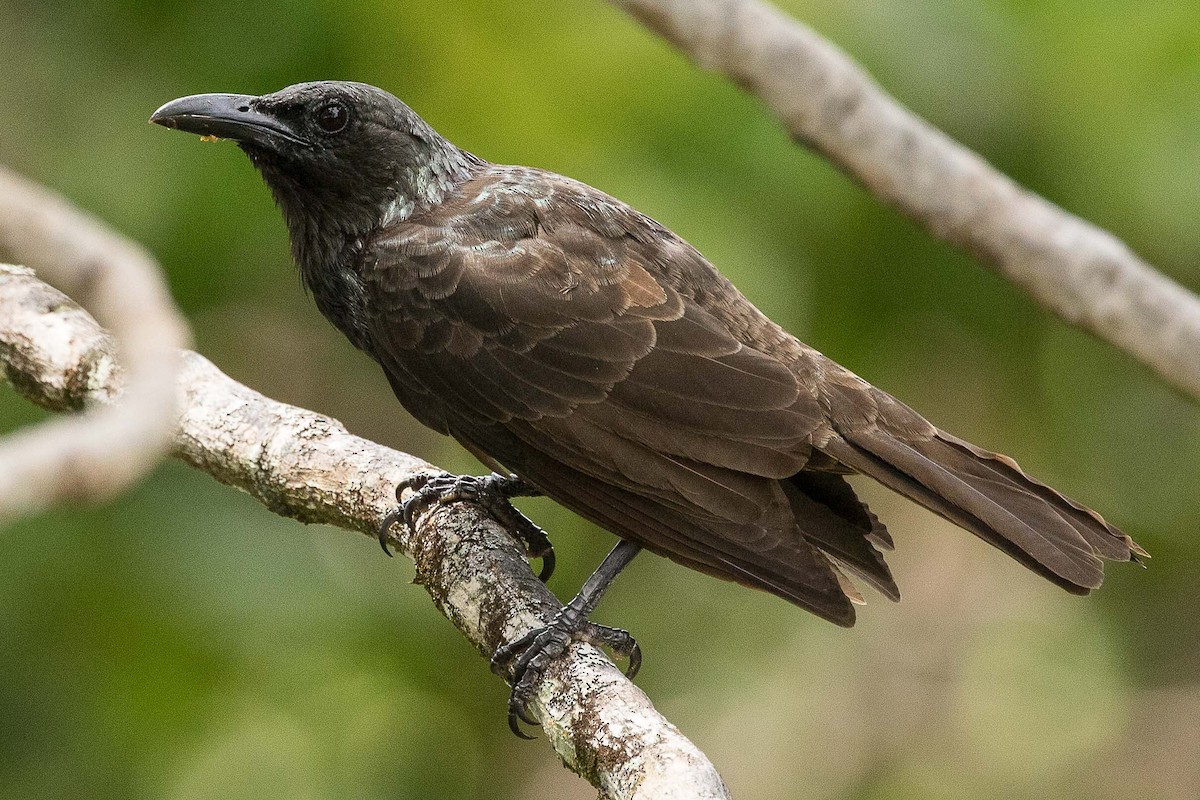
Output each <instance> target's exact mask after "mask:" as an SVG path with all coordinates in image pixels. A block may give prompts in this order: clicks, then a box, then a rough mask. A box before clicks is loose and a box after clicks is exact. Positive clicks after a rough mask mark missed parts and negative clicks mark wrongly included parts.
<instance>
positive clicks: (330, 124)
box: [316, 100, 350, 133]
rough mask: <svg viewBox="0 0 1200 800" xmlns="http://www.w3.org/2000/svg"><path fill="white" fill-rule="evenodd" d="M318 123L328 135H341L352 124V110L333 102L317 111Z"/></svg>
mask: <svg viewBox="0 0 1200 800" xmlns="http://www.w3.org/2000/svg"><path fill="white" fill-rule="evenodd" d="M316 121H317V127H319V128H320V129H321V130H323V131H325V132H326V133H341V132H342V131H343V130H345V128H346V125H347V124H348V123H349V122H350V110H349V109H347V108H346V107H345V106H344V105H342V104H341V103H339V102H338V101H336V100H333V101H331V102H328V103H326V104H325V105H323V106H321V107H320V108H318V109H317V112H316Z"/></svg>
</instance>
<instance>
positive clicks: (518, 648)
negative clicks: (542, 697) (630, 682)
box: [492, 603, 642, 739]
mask: <svg viewBox="0 0 1200 800" xmlns="http://www.w3.org/2000/svg"><path fill="white" fill-rule="evenodd" d="M572 641H581V642H588V643H589V644H592V645H595V646H596V647H601V648H604V647H607V648H608V649H609V650H611V651H612V653H613V655H615V656H617V657H618V658H625V659H628V660H629V666H628V667H627V668H626V670H625V676H626V677H628V678H633V677H634V676H635V675H637V671H638V669H639V668H640V667H641V665H642V650H641V648H640V647H638V643H637V640H636V639H634V638H633V636H631V635H630V634H629V632H628V631H624V630H621V629H620V628H610V627H608V626H607V625H597V624H596V623H594V622H589V621H588V619H587V617H586V616H584V614H583V613H581V612H580V611H579V610H578V608H576V607H575V606H574V603H569V604H567V605H566V606H563V608H562V609H560V610H559V612H558V613H557V614H555V615H554V619H552V620H551V621H550V623H549V624H548V625H546V626H544V627H541V628H534V629H533V630H531V631H529V632H528V633H526V634H525V635H524V636H522V637H521V638H519V639H516V640H514V641H511V642H509V643H508V644H505V645H501V646H500V648H499V649H497V650H496V652H495V653H494V654H493V655H492V672H494V673H496V674H497V675H503V674H504V670H505V667H506V666H507V665H509V664H510V663H511V667H510V669H511V672H512V681H511V683H512V693H511V694H510V695H509V697H508V727H509V728H510V729H511V730H512V732H513V733H515V734H516V735H517V736H519V737H521V738H522V739H532V738H533V737H532V736H528V735H526V734H525V733H524V732H522V730H521V725H520V722H525V723H527V724H529V725H537V724H538V721H537V720H536V719H533V718H532V717H531V716H530V715H529V711H528V708H529V701H530V700H532V699H533V695H534V689H535V688H536V687H537V684H538V681H540V680H541V677H542V673H544V672H545V671H546V667H548V666H550V664H551V662H553V661H554V660H555V659H557V658H560V657H561V656H562V655H563V654H564V653H566V652H567V648H568V647H569V646H570V645H571V642H572Z"/></svg>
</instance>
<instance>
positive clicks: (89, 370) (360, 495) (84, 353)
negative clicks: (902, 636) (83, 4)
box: [0, 265, 728, 800]
mask: <svg viewBox="0 0 1200 800" xmlns="http://www.w3.org/2000/svg"><path fill="white" fill-rule="evenodd" d="M115 348H116V342H115V340H114V338H113V337H111V336H109V335H108V334H106V333H104V331H102V330H101V329H100V327H99V326H98V325H97V324H96V322H95V321H94V320H93V319H92V318H91V317H90V316H88V314H87V313H86V312H85V311H83V310H82V309H81V308H79V307H78V306H76V305H75V304H74V303H73V302H71V301H70V300H69V299H68V298H67V297H66V296H65V295H63V294H62V293H60V292H58V291H57V290H55V289H53V288H51V287H50V286H48V285H46V284H44V283H42V282H41V281H39V280H38V279H37V278H36V277H35V276H34V274H33V272H32V271H31V270H29V269H26V268H23V267H13V266H8V265H0V366H3V368H4V373H5V375H6V376H8V378H9V379H10V380H11V381H12V382H13V383H14V384H15V385H17V386H19V387H20V388H21V392H22V394H24V395H25V396H26V397H27V398H29V399H30V400H32V401H33V402H35V403H38V404H39V405H42V406H44V407H46V408H49V409H52V410H55V411H66V410H74V409H78V408H79V407H81V406H82V405H84V404H86V403H91V402H96V403H100V404H105V405H107V404H112V403H113V402H114V401H115V400H116V398H117V397H118V396H119V395H120V393H121V389H120V386H119V383H120V371H119V370H118V369H117V368H116V359H115ZM177 386H178V393H179V403H180V407H181V408H182V414H181V416H180V419H179V426H178V429H177V430H176V432H175V435H174V439H173V446H174V453H175V455H176V456H177V457H179V458H180V459H182V460H183V461H185V462H187V463H188V464H191V465H192V466H194V467H196V468H198V469H201V470H203V471H205V472H207V473H209V474H210V475H212V476H213V477H214V478H216V479H217V480H219V481H221V482H222V483H226V484H229V485H231V486H236V487H237V488H239V489H242V490H244V491H246V492H248V493H250V494H251V495H252V496H253V497H255V498H256V499H258V500H259V501H261V502H262V503H263V504H264V505H266V506H267V507H268V508H269V509H271V510H272V511H274V512H275V513H277V514H282V515H284V516H288V517H294V518H296V519H299V520H302V521H304V522H323V523H327V524H331V525H337V526H339V527H342V528H347V529H350V530H357V531H360V532H362V533H366V534H368V535H371V536H374V535H375V532H376V530H377V528H378V525H379V522H380V520H381V519H382V518H383V516H384V515H385V514H386V513H387V512H388V511H389V510H391V508H392V507H393V506H394V505H395V499H394V497H395V495H394V491H395V487H396V486H397V485H400V484H402V483H403V482H405V481H407V480H409V479H411V478H412V477H413V476H414V475H416V474H418V473H420V472H426V471H436V468H435V467H433V466H431V465H430V464H428V463H426V462H424V461H422V460H420V459H418V458H415V457H414V456H410V455H407V454H405V453H399V452H396V451H394V450H389V449H387V448H385V447H382V446H380V445H378V444H375V443H373V442H369V441H367V440H365V439H361V438H359V437H357V436H352V435H351V434H349V433H348V432H347V431H346V430H345V428H343V427H342V426H341V424H340V423H338V422H336V421H335V420H332V419H329V418H328V417H322V416H320V415H318V414H315V413H313V412H311V411H306V410H304V409H300V408H296V407H294V406H289V405H285V404H283V403H278V402H275V401H273V400H270V399H268V398H266V397H263V396H262V395H260V394H258V393H257V392H255V391H253V390H251V389H249V388H247V387H245V386H243V385H241V384H239V383H237V382H236V381H234V380H233V379H231V378H229V377H228V376H226V375H225V374H223V373H222V372H221V371H220V370H218V369H217V368H216V367H215V366H213V365H212V364H211V363H210V362H209V361H207V360H206V359H204V358H203V357H201V356H199V355H197V354H196V353H192V352H185V353H183V357H182V370H181V372H180V374H179V377H178V384H177ZM393 535H395V536H396V537H397V538H396V544H397V545H398V546H399V548H400V550H401V551H402V552H404V553H405V554H406V555H408V556H409V557H410V558H412V560H413V562H414V563H415V564H416V582H417V583H420V584H422V585H423V586H424V587H425V588H426V590H427V591H428V592H429V595H430V597H432V598H433V601H434V603H435V604H436V605H437V607H438V609H439V610H440V611H441V612H442V613H443V614H445V615H446V617H447V618H448V619H450V620H451V621H452V622H453V623H454V624H455V626H456V627H457V628H458V629H459V630H460V631H461V632H462V633H463V635H465V636H466V637H467V638H468V639H469V640H470V641H471V643H472V644H473V645H475V647H476V649H478V650H479V652H480V653H482V654H483V655H484V656H485V657H486V656H490V655H491V653H492V652H493V651H494V650H495V649H496V648H497V647H498V646H499V645H500V644H501V643H503V642H505V641H508V640H510V639H512V638H514V637H516V636H518V635H520V634H522V633H524V632H525V631H527V630H529V629H531V628H534V627H538V626H540V625H543V624H545V622H546V621H548V620H549V619H550V618H551V616H552V615H553V613H554V612H555V611H556V610H557V609H558V608H559V604H558V601H557V600H556V599H555V598H554V596H553V595H552V594H551V593H550V591H549V590H547V589H546V587H545V586H543V585H542V584H541V583H540V582H539V581H538V580H537V579H536V578H535V577H534V576H533V574H532V572H531V571H530V569H529V565H528V563H527V562H526V560H525V556H524V554H523V552H522V550H521V549H520V548H519V547H518V546H517V545H516V543H515V541H514V540H513V539H512V537H511V536H509V535H508V534H507V533H506V532H505V531H504V529H503V528H501V527H499V526H498V525H497V524H496V523H495V522H494V521H493V520H491V519H490V518H489V517H487V516H486V515H485V514H484V513H483V512H482V511H480V510H479V509H478V508H476V507H474V506H467V505H462V504H455V505H452V506H449V507H445V508H440V509H437V510H435V511H432V512H431V513H428V514H426V515H424V517H423V518H422V519H421V520H420V521H419V524H418V525H417V529H416V531H410V530H408V529H407V528H404V527H403V526H394V528H393ZM533 711H534V713H535V714H537V716H538V717H539V718H540V719H541V720H542V727H543V729H544V730H545V732H546V734H547V736H548V737H549V739H550V742H551V743H552V745H553V747H554V749H555V751H556V752H557V753H558V755H559V757H560V758H561V759H562V760H563V763H564V764H566V766H567V767H568V768H570V769H571V770H573V771H574V772H576V773H578V774H579V775H581V776H583V777H584V778H586V779H587V780H589V781H590V782H591V783H592V784H593V785H595V786H596V787H598V788H599V789H600V790H601V792H602V796H603V797H606V798H612V799H613V800H626V799H628V800H633V799H634V798H637V799H638V800H648V799H649V798H672V797H678V798H684V797H686V798H727V797H728V794H727V792H726V790H725V787H724V785H723V783H722V782H721V779H720V777H719V776H718V775H717V772H716V770H715V769H714V768H713V766H712V764H711V763H709V761H708V759H707V758H706V757H705V756H704V754H703V753H701V752H700V751H699V750H698V749H697V748H696V746H695V745H694V744H692V743H691V742H690V741H688V739H686V738H685V737H684V736H683V735H682V734H681V733H680V732H679V730H678V729H677V728H676V727H675V726H674V725H672V724H671V723H670V722H668V721H667V720H666V719H665V718H663V717H662V716H661V715H660V714H659V713H658V712H657V711H656V710H655V709H654V707H653V706H652V705H651V703H650V701H649V699H648V698H647V697H646V695H645V694H644V693H643V692H642V691H641V690H640V689H638V688H637V687H636V686H634V685H633V684H632V683H631V682H629V681H628V680H627V679H626V678H625V676H624V675H622V674H621V672H620V670H618V669H617V668H616V667H615V666H614V665H613V664H612V662H611V661H609V660H608V659H607V658H606V657H605V656H604V655H603V654H602V653H601V652H600V651H598V650H596V649H595V648H593V647H592V646H591V645H587V644H582V643H578V644H574V645H572V646H571V648H570V650H569V651H568V653H567V656H566V657H564V658H563V659H561V660H559V661H558V662H556V663H554V664H553V665H552V666H551V667H550V668H549V669H548V670H547V671H546V676H545V678H544V679H543V680H542V683H541V685H540V687H539V689H538V694H537V697H536V701H535V708H534V709H533ZM500 717H501V710H500V709H497V718H498V719H499V718H500Z"/></svg>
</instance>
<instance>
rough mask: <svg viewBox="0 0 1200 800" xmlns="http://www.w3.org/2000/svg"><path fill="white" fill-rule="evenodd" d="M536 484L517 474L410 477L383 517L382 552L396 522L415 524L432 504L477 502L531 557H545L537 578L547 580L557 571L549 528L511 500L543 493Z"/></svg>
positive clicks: (380, 535)
mask: <svg viewBox="0 0 1200 800" xmlns="http://www.w3.org/2000/svg"><path fill="white" fill-rule="evenodd" d="M405 489H411V490H412V492H413V494H412V497H410V498H408V500H400V497H401V495H403V494H404V490H405ZM540 494H541V492H539V491H538V490H537V489H535V488H534V487H532V486H530V485H529V484H528V483H526V482H525V481H523V480H521V479H520V478H519V477H517V476H516V475H500V474H498V473H495V472H493V473H492V474H491V475H482V476H475V475H451V474H450V473H448V472H443V473H441V474H437V475H430V474H427V473H422V474H420V475H417V476H416V477H414V478H413V479H412V480H411V481H408V482H406V483H402V484H400V486H398V487H396V499H397V500H398V501H400V507H399V508H397V509H396V510H395V511H393V512H392V513H390V514H388V515H387V516H386V517H384V518H383V522H382V523H381V524H380V526H379V544H380V545H381V546H382V547H383V552H385V553H387V554H388V555H389V556H390V555H391V554H392V553H391V551H390V550H389V549H388V531H389V529H390V528H391V527H392V525H393V524H395V523H396V522H399V521H401V520H403V522H404V524H405V525H407V526H409V527H410V528H412V527H413V524H414V523H415V522H416V520H417V517H418V516H420V514H421V513H422V512H423V511H425V510H426V509H428V508H429V507H430V506H433V505H445V504H447V503H458V502H464V503H475V504H476V505H478V506H479V507H481V508H482V509H484V510H485V511H487V512H488V514H489V515H490V516H491V517H492V519H494V520H496V522H498V523H500V525H501V526H503V527H504V528H505V529H507V530H508V531H510V532H512V533H514V534H516V536H517V537H518V538H519V539H520V540H521V541H522V542H523V543H524V545H525V552H526V553H527V554H528V555H529V556H530V557H531V558H540V559H541V560H542V569H541V572H540V573H539V574H538V578H539V579H540V580H541V581H542V583H545V582H546V581H548V580H550V576H551V575H552V574H554V546H553V545H552V544H550V538H549V537H548V536H546V532H545V531H544V530H542V529H541V528H539V527H538V526H537V525H535V524H533V522H532V521H531V520H530V519H529V518H528V517H526V516H525V515H524V514H522V513H521V512H520V511H518V510H517V509H516V508H514V507H513V504H512V503H511V502H509V500H510V498H513V497H536V496H538V495H540Z"/></svg>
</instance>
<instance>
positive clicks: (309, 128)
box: [150, 81, 480, 260]
mask: <svg viewBox="0 0 1200 800" xmlns="http://www.w3.org/2000/svg"><path fill="white" fill-rule="evenodd" d="M150 121H151V122H154V123H157V124H159V125H163V126H166V127H168V128H177V129H178V130H182V131H188V132H190V133H195V134H199V135H200V136H202V137H215V138H220V139H232V140H234V141H235V142H237V143H238V146H239V147H241V149H242V150H244V151H245V152H246V154H247V155H248V156H249V157H250V160H251V161H252V162H253V163H254V165H255V166H256V167H257V168H258V169H259V171H260V172H261V173H262V176H263V179H264V180H265V181H266V183H267V185H268V186H270V188H271V191H272V192H273V193H274V195H275V199H276V201H277V202H278V203H279V205H280V207H281V208H282V210H283V213H284V216H285V218H286V219H287V222H288V227H289V229H290V230H291V233H292V244H293V248H294V249H295V250H296V253H297V259H298V260H300V257H301V255H302V254H303V251H305V250H309V249H311V248H312V247H313V246H317V245H329V246H332V245H333V244H334V242H332V241H330V242H325V241H320V242H318V241H316V239H321V240H324V239H327V238H331V237H340V238H342V239H343V240H345V239H348V238H352V237H355V236H363V235H366V234H367V233H369V232H370V231H371V230H373V229H374V228H376V227H378V226H379V225H380V224H384V223H386V222H388V221H392V220H395V219H400V218H404V217H406V216H409V215H411V214H412V213H414V211H416V210H419V209H421V208H425V207H428V206H431V205H434V204H436V203H438V202H440V201H441V200H442V198H443V197H444V195H445V193H446V192H447V191H449V189H450V188H452V187H453V186H454V185H456V184H457V183H458V182H460V181H462V180H463V179H465V178H466V177H467V176H468V175H469V174H470V172H471V171H472V170H473V169H474V167H475V166H476V165H478V164H479V163H480V162H479V160H478V159H475V158H474V157H473V156H471V155H469V154H467V153H465V152H464V151H462V150H459V149H458V148H457V147H455V146H454V145H453V144H451V143H450V142H448V141H446V140H445V139H444V138H443V137H441V136H440V135H439V134H438V133H437V132H436V131H434V130H433V128H431V127H430V126H429V125H428V124H427V123H426V122H425V121H424V120H423V119H421V118H420V117H419V116H417V114H416V113H415V112H414V111H413V110H412V109H410V108H409V107H408V106H407V105H405V104H404V103H402V102H400V100H398V99H396V98H395V97H393V96H392V95H390V94H388V93H387V92H385V91H383V90H382V89H377V88H375V87H374V86H368V85H366V84H363V83H349V82H343V81H320V82H316V83H300V84H296V85H294V86H289V87H287V88H286V89H282V90H280V91H278V92H274V93H272V94H265V95H261V96H253V95H240V94H198V95H191V96H188V97H181V98H179V99H178V100H172V101H171V102H169V103H167V104H166V105H164V106H162V107H161V108H159V109H158V110H157V111H155V112H154V114H153V115H152V116H151V117H150ZM329 246H320V247H319V249H320V250H321V251H323V252H324V253H328V251H329ZM310 255H315V254H312V253H310Z"/></svg>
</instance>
